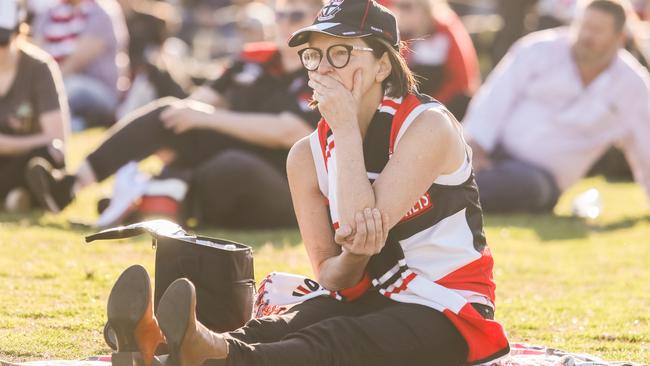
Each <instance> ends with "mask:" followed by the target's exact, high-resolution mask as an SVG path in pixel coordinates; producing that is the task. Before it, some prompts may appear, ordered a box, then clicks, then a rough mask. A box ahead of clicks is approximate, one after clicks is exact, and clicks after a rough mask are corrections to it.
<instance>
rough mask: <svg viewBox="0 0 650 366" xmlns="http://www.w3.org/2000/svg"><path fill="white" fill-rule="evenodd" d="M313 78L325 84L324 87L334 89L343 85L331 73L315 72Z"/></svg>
mask: <svg viewBox="0 0 650 366" xmlns="http://www.w3.org/2000/svg"><path fill="white" fill-rule="evenodd" d="M311 79H312V80H314V81H315V82H316V83H318V84H320V85H323V86H324V87H326V88H328V89H334V88H337V87H339V86H340V85H341V83H340V82H338V80H336V79H334V78H333V77H331V76H329V75H321V74H318V73H315V74H314V75H313V76H312V77H311Z"/></svg>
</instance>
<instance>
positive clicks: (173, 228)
mask: <svg viewBox="0 0 650 366" xmlns="http://www.w3.org/2000/svg"><path fill="white" fill-rule="evenodd" d="M143 233H149V234H151V236H152V238H153V247H154V248H155V249H156V278H155V289H154V309H155V308H157V306H158V302H159V301H160V298H161V297H162V295H163V293H164V292H165V290H166V289H167V287H168V286H169V285H170V284H171V283H172V282H174V280H176V279H178V278H183V277H186V278H188V279H189V280H190V281H192V283H193V284H194V286H195V287H196V308H197V310H196V316H197V318H198V320H199V321H200V322H201V323H203V324H204V325H205V326H206V327H208V328H210V329H211V330H213V331H216V332H226V331H231V330H234V329H237V328H239V327H241V326H243V325H244V324H245V323H246V322H247V321H248V320H250V318H251V315H252V310H253V301H254V299H255V277H254V271H253V251H252V249H251V248H250V247H249V246H246V245H244V244H240V243H235V242H232V241H228V240H223V239H213V238H208V237H203V236H193V235H189V234H187V233H186V232H185V231H184V230H183V229H182V228H181V227H180V226H178V225H176V224H174V223H173V222H171V221H166V220H152V221H145V222H141V223H137V224H133V225H128V226H123V227H117V228H114V229H108V230H104V231H102V232H99V233H97V234H94V235H90V236H87V237H86V242H88V243H90V242H92V241H95V240H107V239H122V238H129V237H133V236H136V235H140V234H143Z"/></svg>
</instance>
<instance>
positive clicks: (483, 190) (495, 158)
mask: <svg viewBox="0 0 650 366" xmlns="http://www.w3.org/2000/svg"><path fill="white" fill-rule="evenodd" d="M490 158H491V159H492V166H491V167H489V168H484V169H482V170H480V171H478V172H477V173H476V184H477V185H478V189H479V193H480V197H481V198H480V200H481V207H482V208H483V211H484V212H537V213H544V212H550V211H552V210H553V207H555V204H556V203H557V201H558V199H559V197H560V195H561V194H562V192H561V191H560V188H559V187H558V186H557V183H556V182H555V178H554V177H553V175H551V173H550V172H548V171H547V170H546V169H544V168H542V167H539V166H536V165H534V164H530V163H528V162H525V161H522V160H519V159H516V158H514V157H512V156H511V155H509V154H508V153H507V152H506V151H505V150H504V149H503V148H502V147H498V148H497V150H496V151H495V153H494V154H492V155H491V156H490Z"/></svg>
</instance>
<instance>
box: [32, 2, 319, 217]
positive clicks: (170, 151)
mask: <svg viewBox="0 0 650 366" xmlns="http://www.w3.org/2000/svg"><path fill="white" fill-rule="evenodd" d="M321 6H322V3H321V1H320V0H283V1H280V2H278V3H277V4H276V18H277V26H278V32H277V42H274V43H264V44H253V45H249V47H247V49H246V50H245V51H244V53H243V54H242V56H241V58H240V59H237V60H234V61H233V62H232V65H231V66H230V67H228V68H227V69H226V70H225V72H224V73H223V74H222V75H221V77H219V78H218V79H217V80H215V81H213V82H210V83H208V84H207V85H205V86H203V87H201V88H199V89H198V90H197V91H196V92H194V93H193V94H192V95H191V96H189V97H188V98H186V99H183V100H180V99H176V98H164V99H160V100H157V101H155V102H152V103H150V104H148V105H146V106H144V107H142V108H140V109H138V110H136V111H134V112H132V113H130V114H129V115H127V116H126V117H125V118H123V119H122V120H121V121H119V122H118V123H117V125H116V126H114V127H113V128H112V129H111V130H109V132H108V136H107V138H106V140H105V141H104V142H103V143H102V144H101V145H100V146H99V147H98V148H97V149H95V151H93V152H92V153H91V154H90V155H89V156H88V157H87V158H86V160H85V161H84V163H83V164H82V165H81V167H80V169H79V170H78V172H77V173H75V174H71V175H66V174H61V172H60V171H57V170H56V169H53V167H51V166H50V164H47V163H46V162H45V161H42V164H40V165H38V166H34V167H33V169H31V170H30V172H29V177H30V182H31V183H33V184H32V186H33V187H34V189H35V190H36V191H37V192H38V199H39V202H40V203H41V205H42V206H43V207H44V208H46V209H48V210H50V211H53V212H59V211H60V210H62V209H63V208H65V207H66V206H67V205H68V204H69V203H70V202H72V200H73V198H74V196H75V194H76V193H77V192H78V191H79V190H81V189H82V188H84V187H86V186H88V185H91V184H94V183H95V182H98V181H102V180H104V179H106V178H108V177H109V176H111V175H112V174H114V173H115V172H116V171H117V170H118V169H119V168H120V167H122V166H123V165H125V164H126V163H128V162H129V161H133V160H136V161H139V160H142V159H144V158H146V157H148V156H150V155H153V154H156V153H159V156H161V157H163V160H164V162H165V168H164V170H163V172H162V174H161V176H160V178H161V180H170V182H171V184H164V185H162V186H161V188H160V189H157V195H158V196H162V197H159V198H160V199H158V200H157V201H156V202H152V201H147V202H145V201H144V200H142V201H141V204H146V205H147V206H148V207H147V210H149V209H151V206H152V205H157V206H158V207H157V209H159V210H160V211H162V213H164V214H165V215H166V216H173V217H176V218H177V219H180V220H183V219H184V216H185V215H183V214H182V213H181V211H183V212H187V211H189V212H191V216H193V217H196V218H198V219H199V221H200V222H201V223H203V224H210V225H218V226H221V227H229V228H238V227H250V226H253V227H279V226H280V227H281V226H293V225H295V214H294V213H293V208H292V204H291V196H290V193H289V187H288V183H287V177H286V169H285V165H286V158H287V154H288V152H289V148H290V147H291V146H292V145H293V144H294V143H295V142H296V141H298V140H299V139H300V138H302V137H304V136H306V135H308V134H309V133H310V132H311V131H313V130H314V127H315V126H316V123H317V122H318V118H319V115H318V112H317V111H314V110H313V109H311V108H310V107H309V98H310V97H311V89H309V86H308V85H307V72H306V71H305V70H304V69H303V68H302V65H301V63H300V59H299V58H298V56H297V55H296V50H295V49H292V48H290V47H289V46H287V45H286V39H288V38H289V36H290V35H291V34H292V33H293V32H294V31H295V30H297V29H300V28H301V27H304V26H306V25H308V24H310V22H311V20H312V19H313V18H314V17H315V16H316V14H317V13H318V11H319V9H320V7H321ZM188 191H189V193H188ZM187 206H193V207H192V208H191V209H189V210H183V208H187ZM154 209H155V208H154Z"/></svg>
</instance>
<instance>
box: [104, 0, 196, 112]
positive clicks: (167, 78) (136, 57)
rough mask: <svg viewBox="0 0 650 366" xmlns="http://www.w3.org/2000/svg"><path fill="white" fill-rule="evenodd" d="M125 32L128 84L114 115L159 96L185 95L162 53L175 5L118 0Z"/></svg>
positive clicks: (140, 0) (153, 0) (138, 0)
mask: <svg viewBox="0 0 650 366" xmlns="http://www.w3.org/2000/svg"><path fill="white" fill-rule="evenodd" d="M118 2H119V4H120V7H121V8H122V12H123V13H124V17H125V19H126V26H127V29H128V32H129V47H128V55H129V80H131V85H130V87H129V90H128V92H127V93H126V94H125V96H124V98H123V100H122V101H121V103H120V106H119V108H118V109H117V111H116V113H115V115H116V118H118V119H119V118H122V117H124V116H125V115H126V114H127V113H128V112H131V111H133V110H135V109H136V108H138V107H142V106H143V105H145V104H147V103H149V102H151V101H154V100H156V99H159V98H163V97H169V96H172V97H177V98H184V97H187V93H185V91H184V89H183V86H181V85H180V84H179V83H178V82H177V81H176V80H175V79H174V78H173V77H172V75H171V73H170V68H169V67H168V65H167V64H166V62H165V61H166V60H165V58H164V57H163V56H162V48H163V44H164V42H165V40H166V39H167V37H168V36H169V35H170V33H171V32H170V31H171V29H170V28H171V26H170V24H169V23H172V22H173V20H174V17H173V13H174V11H175V8H174V7H172V6H171V5H169V4H167V3H165V2H159V1H155V0H135V1H134V0H118Z"/></svg>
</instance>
